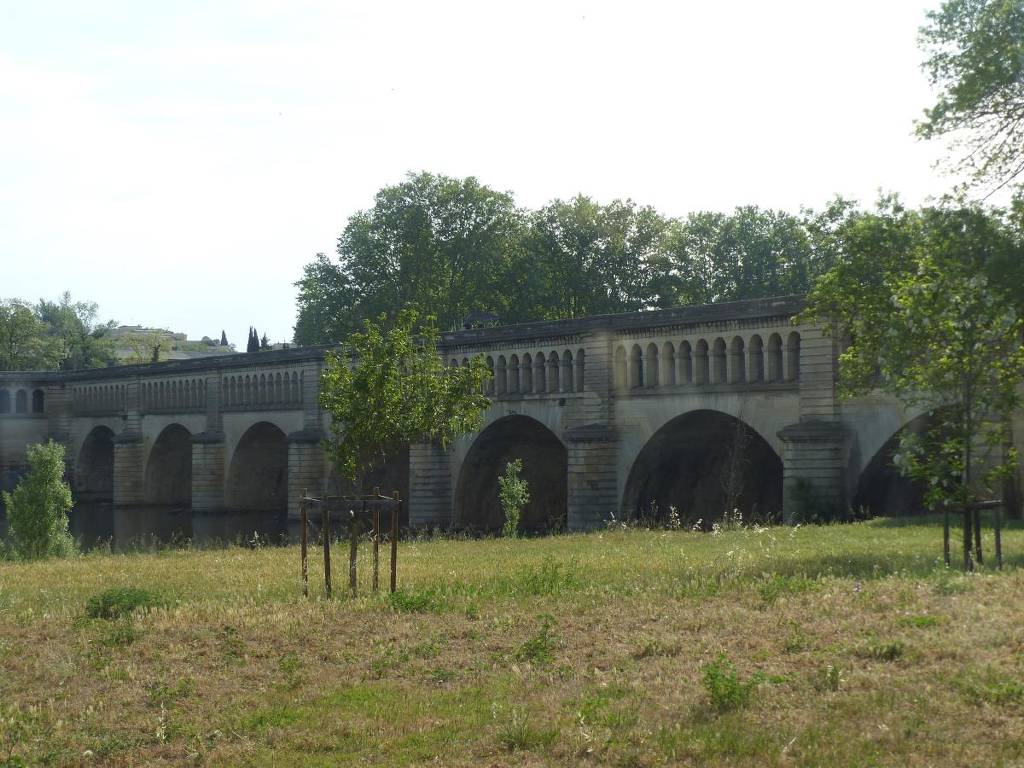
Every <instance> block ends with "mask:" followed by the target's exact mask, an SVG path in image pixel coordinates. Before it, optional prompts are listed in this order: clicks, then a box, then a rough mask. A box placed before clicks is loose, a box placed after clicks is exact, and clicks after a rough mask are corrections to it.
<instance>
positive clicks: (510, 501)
mask: <svg viewBox="0 0 1024 768" xmlns="http://www.w3.org/2000/svg"><path fill="white" fill-rule="evenodd" d="M522 471H523V460H522V459H515V460H514V461H510V462H509V463H508V464H506V465H505V474H504V475H501V476H500V477H498V498H499V499H500V500H501V508H502V509H503V510H504V512H505V524H504V525H503V526H502V533H501V535H502V536H504V537H505V538H507V539H514V538H516V537H517V536H518V535H519V519H520V517H521V515H522V512H523V507H525V506H526V505H527V504H529V503H530V490H529V486H528V485H527V483H526V480H524V479H523V478H522V477H520V476H519V473H520V472H522Z"/></svg>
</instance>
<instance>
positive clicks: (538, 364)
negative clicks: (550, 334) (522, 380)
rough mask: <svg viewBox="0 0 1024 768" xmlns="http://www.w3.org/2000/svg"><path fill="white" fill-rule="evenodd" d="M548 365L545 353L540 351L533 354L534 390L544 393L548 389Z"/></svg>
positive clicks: (539, 393)
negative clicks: (546, 370) (546, 371)
mask: <svg viewBox="0 0 1024 768" xmlns="http://www.w3.org/2000/svg"><path fill="white" fill-rule="evenodd" d="M546 367H547V361H546V360H545V359H544V353H543V352H538V353H537V354H535V355H534V356H533V391H534V392H535V393H536V394H538V395H542V394H544V393H545V392H547V391H548V385H547V380H548V379H547V374H546V373H545V370H544V369H545V368H546Z"/></svg>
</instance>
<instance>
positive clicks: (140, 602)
mask: <svg viewBox="0 0 1024 768" xmlns="http://www.w3.org/2000/svg"><path fill="white" fill-rule="evenodd" d="M160 605H163V600H161V599H160V598H159V597H158V596H157V595H156V594H154V593H153V592H150V591H149V590H146V589H136V588H135V587H113V588H111V589H106V590H104V591H103V592H100V593H99V594H96V595H93V596H92V597H90V598H89V599H88V600H87V601H86V603H85V615H86V616H88V617H89V618H90V619H120V618H122V617H125V616H131V615H132V614H133V613H135V611H137V610H140V609H142V610H149V609H150V608H156V607H158V606H160Z"/></svg>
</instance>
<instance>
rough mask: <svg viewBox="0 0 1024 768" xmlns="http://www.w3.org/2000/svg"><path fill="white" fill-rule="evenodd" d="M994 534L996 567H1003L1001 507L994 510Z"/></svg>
mask: <svg viewBox="0 0 1024 768" xmlns="http://www.w3.org/2000/svg"><path fill="white" fill-rule="evenodd" d="M994 512H995V516H996V518H995V534H996V568H999V569H1000V570H1002V567H1003V508H1002V507H996V508H995V510H994Z"/></svg>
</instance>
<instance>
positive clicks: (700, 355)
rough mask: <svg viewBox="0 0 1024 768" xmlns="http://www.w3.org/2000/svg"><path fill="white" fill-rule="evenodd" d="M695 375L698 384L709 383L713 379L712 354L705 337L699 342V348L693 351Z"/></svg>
mask: <svg viewBox="0 0 1024 768" xmlns="http://www.w3.org/2000/svg"><path fill="white" fill-rule="evenodd" d="M693 365H694V370H693V376H694V382H695V383H697V384H708V383H709V382H710V381H711V355H710V354H709V353H708V343H707V341H705V340H704V339H701V340H700V341H698V342H697V348H696V350H695V351H694V353H693Z"/></svg>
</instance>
